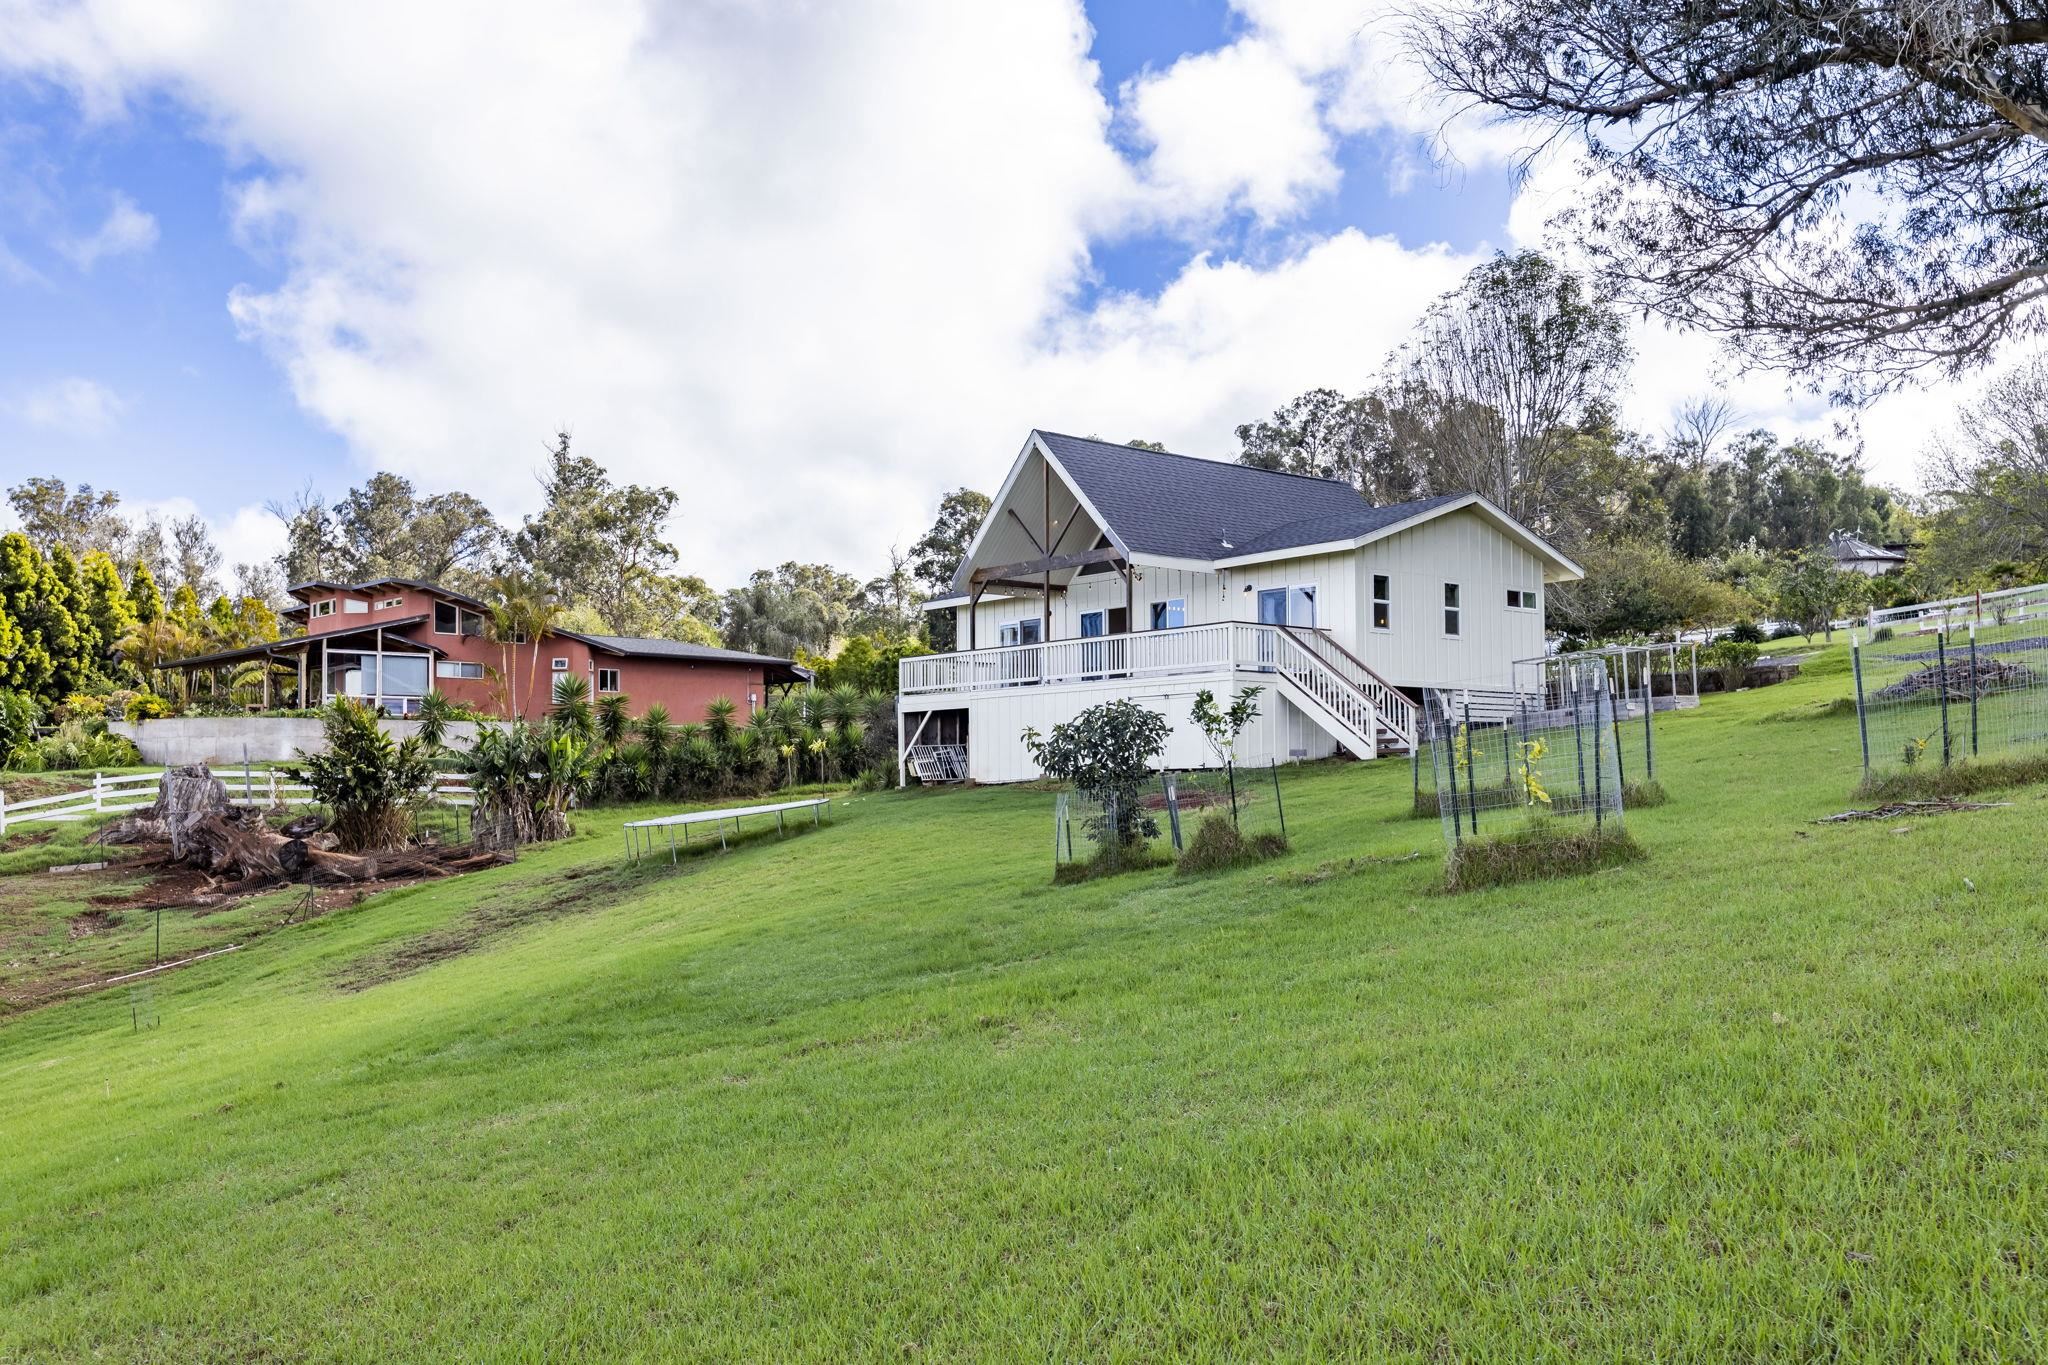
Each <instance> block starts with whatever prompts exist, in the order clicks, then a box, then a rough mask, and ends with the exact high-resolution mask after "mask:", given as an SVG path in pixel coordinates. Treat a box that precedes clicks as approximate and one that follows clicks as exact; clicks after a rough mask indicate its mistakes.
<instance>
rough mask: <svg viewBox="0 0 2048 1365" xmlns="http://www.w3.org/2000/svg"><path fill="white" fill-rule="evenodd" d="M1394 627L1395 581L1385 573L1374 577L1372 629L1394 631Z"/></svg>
mask: <svg viewBox="0 0 2048 1365" xmlns="http://www.w3.org/2000/svg"><path fill="white" fill-rule="evenodd" d="M1393 626H1394V580H1393V579H1391V578H1389V577H1388V576H1387V575H1385V574H1383V573H1376V574H1374V575H1373V576H1372V628H1373V629H1374V630H1392V629H1393Z"/></svg>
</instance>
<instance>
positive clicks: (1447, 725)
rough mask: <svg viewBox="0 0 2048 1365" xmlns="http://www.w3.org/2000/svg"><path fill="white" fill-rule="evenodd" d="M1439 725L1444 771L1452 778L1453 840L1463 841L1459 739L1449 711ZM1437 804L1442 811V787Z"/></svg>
mask: <svg viewBox="0 0 2048 1365" xmlns="http://www.w3.org/2000/svg"><path fill="white" fill-rule="evenodd" d="M1437 725H1438V728H1439V729H1441V730H1442V731H1443V746H1444V773H1445V775H1446V776H1448V777H1449V778H1450V779H1451V842H1452V843H1454V844H1455V843H1462V842H1463V841H1464V838H1465V826H1464V812H1463V811H1461V810H1459V809H1458V741H1457V737H1456V736H1455V735H1453V734H1452V733H1451V718H1450V715H1449V713H1448V712H1447V713H1445V715H1444V718H1443V719H1442V720H1441V721H1439V722H1437ZM1431 766H1432V767H1433V766H1435V765H1434V764H1432V765H1431ZM1436 804H1437V809H1438V810H1439V811H1441V810H1442V809H1443V804H1444V794H1443V790H1442V788H1438V790H1437V794H1436Z"/></svg>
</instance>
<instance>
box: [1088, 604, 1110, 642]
mask: <svg viewBox="0 0 2048 1365" xmlns="http://www.w3.org/2000/svg"><path fill="white" fill-rule="evenodd" d="M1108 622H1109V617H1108V616H1107V614H1105V613H1103V612H1099V611H1084V612H1082V613H1081V638H1082V639H1084V640H1092V639H1094V638H1095V637H1096V636H1098V635H1100V634H1102V632H1103V628H1104V627H1105V626H1106V625H1107V624H1108Z"/></svg>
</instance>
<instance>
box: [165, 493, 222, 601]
mask: <svg viewBox="0 0 2048 1365" xmlns="http://www.w3.org/2000/svg"><path fill="white" fill-rule="evenodd" d="M171 558H172V562H173V564H174V565H175V567H176V571H177V583H178V586H179V587H180V588H190V589H191V590H192V594H193V596H194V597H199V598H211V597H217V596H219V595H220V578H219V574H220V547H219V546H217V545H215V544H214V543H213V532H211V531H210V530H208V529H207V526H206V521H205V519H204V518H203V517H200V516H198V515H196V514H195V515H193V516H186V517H179V518H178V519H177V520H176V521H173V522H172V523H171Z"/></svg>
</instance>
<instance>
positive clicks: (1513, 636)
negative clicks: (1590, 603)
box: [1346, 510, 1545, 688]
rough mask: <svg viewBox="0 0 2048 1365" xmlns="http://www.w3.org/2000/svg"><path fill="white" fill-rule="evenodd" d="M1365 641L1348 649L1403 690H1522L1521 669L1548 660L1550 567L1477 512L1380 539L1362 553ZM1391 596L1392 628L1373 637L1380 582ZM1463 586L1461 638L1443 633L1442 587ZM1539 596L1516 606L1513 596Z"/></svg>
mask: <svg viewBox="0 0 2048 1365" xmlns="http://www.w3.org/2000/svg"><path fill="white" fill-rule="evenodd" d="M1356 569H1357V586H1356V588H1355V589H1354V591H1355V593H1356V598H1355V601H1356V609H1357V615H1356V617H1355V624H1354V625H1353V626H1352V633H1353V636H1354V638H1355V639H1356V641H1357V643H1356V644H1352V643H1350V642H1349V641H1347V642H1346V647H1347V648H1349V649H1350V650H1351V652H1352V653H1354V654H1356V655H1357V656H1358V657H1359V658H1360V659H1363V660H1364V661H1365V663H1366V666H1367V667H1369V668H1371V669H1372V670H1373V671H1374V672H1375V673H1378V674H1379V675H1380V676H1381V677H1383V678H1385V679H1386V680H1387V681H1388V682H1390V683H1393V684H1394V685H1395V686H1396V687H1486V688H1504V687H1511V686H1513V685H1514V661H1515V660H1516V659H1529V658H1534V657H1536V656H1538V655H1540V654H1542V653H1543V603H1544V593H1545V587H1544V582H1543V569H1544V563H1543V560H1541V559H1540V558H1538V557H1537V556H1536V555H1535V554H1533V553H1531V552H1530V551H1529V550H1528V549H1527V548H1526V547H1525V546H1523V545H1522V544H1521V543H1520V542H1519V541H1517V540H1515V539H1514V538H1512V537H1510V536H1508V535H1505V534H1503V533H1502V532H1501V531H1500V530H1499V529H1497V528H1496V527H1495V526H1494V525H1493V524H1492V523H1491V522H1489V521H1487V520H1486V518H1485V517H1483V516H1481V515H1480V514H1479V513H1477V512H1474V511H1470V510H1465V511H1459V512H1453V513H1451V514H1450V515H1448V516H1442V517H1438V518H1436V519H1434V520H1432V521H1426V522H1424V523H1422V524H1421V525H1420V526H1416V527H1413V528H1411V529H1409V530H1406V531H1400V532H1397V533H1395V534H1394V535H1391V536H1388V537H1387V538H1386V539H1384V540H1377V541H1374V542H1372V543H1371V544H1369V545H1367V546H1365V547H1364V548H1362V549H1360V550H1359V551H1358V552H1357V556H1356ZM1375 574H1385V575H1386V576H1387V577H1388V578H1389V579H1390V580H1392V581H1391V584H1390V586H1391V588H1392V590H1393V597H1392V604H1391V605H1392V609H1391V613H1390V625H1389V628H1388V629H1386V630H1374V629H1372V579H1373V575H1375ZM1446 583H1456V584H1457V585H1458V587H1459V603H1460V608H1461V611H1460V615H1461V620H1460V622H1459V624H1460V627H1461V629H1460V632H1459V634H1458V635H1457V637H1456V638H1450V637H1447V636H1446V635H1445V634H1444V630H1443V616H1444V584H1446ZM1510 588H1514V589H1516V590H1518V591H1521V592H1526V593H1533V594H1534V599H1533V605H1531V606H1528V607H1510V606H1509V605H1508V604H1507V602H1508V598H1507V595H1508V589H1510Z"/></svg>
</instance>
